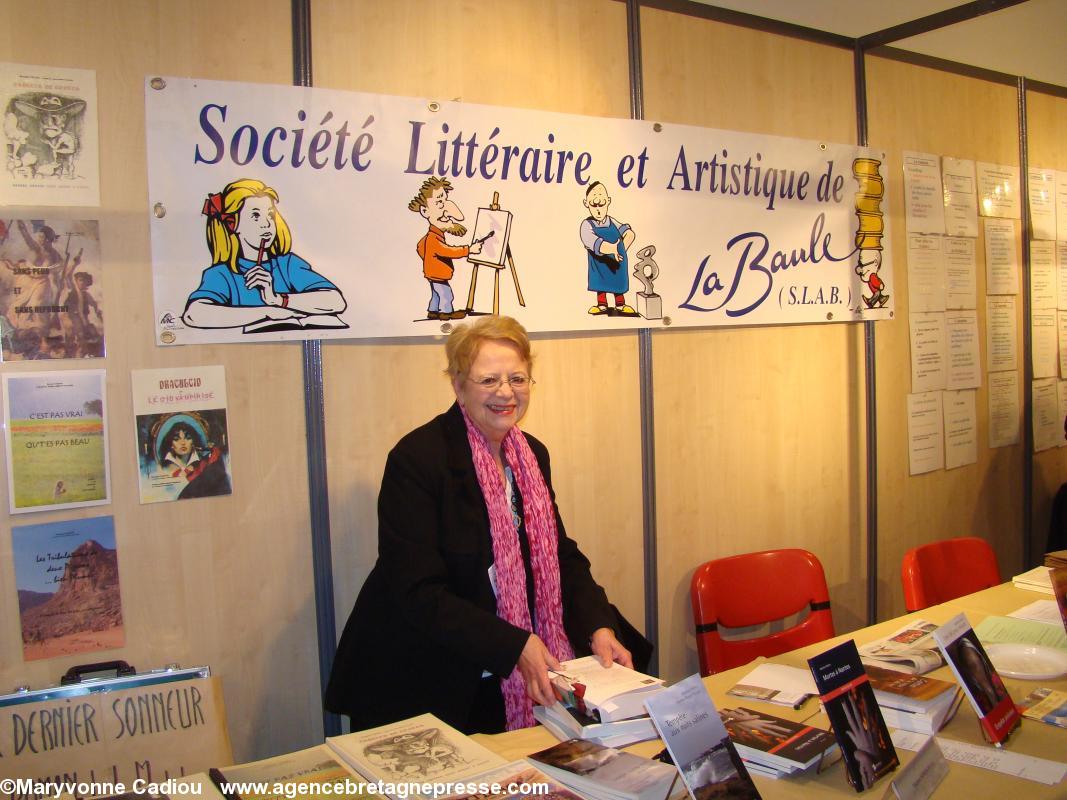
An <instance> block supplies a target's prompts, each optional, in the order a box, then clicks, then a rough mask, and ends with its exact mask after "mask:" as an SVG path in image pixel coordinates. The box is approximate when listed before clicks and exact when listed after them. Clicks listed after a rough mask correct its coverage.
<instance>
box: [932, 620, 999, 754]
mask: <svg viewBox="0 0 1067 800" xmlns="http://www.w3.org/2000/svg"><path fill="white" fill-rule="evenodd" d="M934 636H935V637H936V639H937V643H938V645H939V646H940V647H941V650H942V651H943V652H944V654H945V659H946V660H947V661H948V665H949V666H950V667H951V668H952V672H953V673H954V674H955V675H956V679H957V680H959V682H960V686H962V687H963V691H964V693H965V694H966V695H967V699H968V700H970V701H971V705H972V706H974V710H975V713H977V714H978V721H979V722H980V723H981V725H982V731H983V733H984V734H985V736H986V738H987V739H989V741H990V742H991V743H992V744H994V745H996V746H998V747H1000V746H1001V744H1002V743H1003V742H1004V740H1006V739H1007V738H1008V736H1009V735H1010V734H1011V732H1012V731H1013V730H1015V728H1016V726H1017V725H1018V724H1019V719H1020V715H1019V710H1018V709H1017V708H1016V707H1015V703H1014V702H1012V699H1011V696H1010V695H1009V694H1008V690H1007V689H1006V688H1005V687H1004V681H1003V680H1001V678H1000V675H999V674H998V673H997V670H996V668H995V667H994V666H993V662H992V661H990V660H989V656H988V655H987V654H986V651H985V648H984V647H982V643H981V642H980V641H978V636H977V634H975V632H974V629H973V628H971V623H970V622H968V621H967V617H966V616H965V615H964V614H957V615H956V616H955V617H953V618H952V619H950V620H949V621H948V622H946V623H945V624H944V625H942V626H941V627H940V628H938V629H937V631H935V632H934Z"/></svg>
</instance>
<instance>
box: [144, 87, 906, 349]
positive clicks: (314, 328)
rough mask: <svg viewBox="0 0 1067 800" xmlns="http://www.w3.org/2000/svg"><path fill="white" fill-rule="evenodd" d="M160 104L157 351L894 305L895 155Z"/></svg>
mask: <svg viewBox="0 0 1067 800" xmlns="http://www.w3.org/2000/svg"><path fill="white" fill-rule="evenodd" d="M145 114H146V134H147V151H148V173H149V198H148V199H149V205H150V206H151V213H150V214H148V213H146V216H148V224H149V226H150V232H151V240H152V271H153V287H154V299H155V323H156V324H155V333H156V341H157V343H158V344H161V345H181V344H205V343H212V342H231V343H232V342H255V341H264V340H278V339H307V338H348V339H351V338H374V337H404V336H437V335H440V334H441V333H442V330H447V329H448V328H449V326H452V325H454V324H456V323H457V321H458V320H462V319H466V318H469V317H476V316H479V315H484V314H491V313H496V312H499V313H501V314H507V315H511V316H514V317H516V318H517V319H518V320H519V321H520V322H522V323H523V324H524V325H525V326H526V327H527V328H528V329H529V330H530V331H535V332H536V331H560V330H576V331H584V330H592V331H603V330H620V329H632V328H638V327H646V328H647V327H656V328H658V327H664V326H667V325H671V326H715V325H729V326H737V325H757V324H758V325H767V324H784V323H816V322H818V323H827V322H848V321H866V320H881V319H891V318H892V317H893V314H894V310H893V308H894V307H893V303H894V299H895V297H896V291H897V287H896V284H895V281H894V279H893V264H892V258H891V253H890V242H891V236H890V235H889V230H888V220H887V214H886V210H887V209H888V199H887V198H886V194H885V176H886V175H887V174H889V173H888V172H887V169H888V165H887V163H886V157H885V154H884V153H883V152H882V151H881V150H877V149H871V148H861V147H857V146H855V145H845V144H832V143H827V142H819V141H810V140H801V139H791V138H784V137H776V136H767V135H759V134H752V133H741V132H735V131H725V130H712V129H708V128H697V127H693V126H687V125H676V124H670V123H657V124H653V123H650V122H645V121H640V120H630V119H609V118H603V117H586V116H578V115H574V114H560V113H554V112H546V111H534V110H527V109H517V108H504V107H499V106H487V105H479V104H475V103H459V102H450V101H445V102H438V101H434V100H430V99H419V98H410V97H392V96H386V95H378V94H369V93H362V92H344V91H337V90H329V89H308V88H302V87H291V86H269V85H262V84H250V83H232V82H222V81H208V80H191V79H185V78H175V77H162V76H160V77H154V78H149V79H148V80H147V82H146V86H145ZM146 212H148V209H146ZM695 221H699V222H695Z"/></svg>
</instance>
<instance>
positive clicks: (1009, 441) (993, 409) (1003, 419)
mask: <svg viewBox="0 0 1067 800" xmlns="http://www.w3.org/2000/svg"><path fill="white" fill-rule="evenodd" d="M988 399H989V446H990V447H991V448H992V447H1007V446H1008V445H1013V444H1018V443H1019V429H1020V427H1021V418H1022V405H1021V403H1020V400H1019V373H1017V372H1015V371H1014V370H1012V371H1009V372H991V373H990V374H989V398H988Z"/></svg>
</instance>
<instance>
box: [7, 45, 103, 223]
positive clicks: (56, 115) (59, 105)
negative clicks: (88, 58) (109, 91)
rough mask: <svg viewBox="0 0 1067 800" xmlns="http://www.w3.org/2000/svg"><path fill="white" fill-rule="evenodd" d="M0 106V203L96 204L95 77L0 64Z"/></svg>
mask: <svg viewBox="0 0 1067 800" xmlns="http://www.w3.org/2000/svg"><path fill="white" fill-rule="evenodd" d="M0 104H2V105H3V112H4V135H3V141H4V172H3V175H2V176H0V205H35V206H98V205H100V165H99V157H98V145H97V141H98V140H97V123H96V117H97V106H96V73H95V72H94V71H93V70H87V69H64V68H61V67H51V66H48V67H46V66H34V65H29V64H11V63H0Z"/></svg>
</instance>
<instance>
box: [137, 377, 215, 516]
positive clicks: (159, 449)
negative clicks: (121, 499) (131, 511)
mask: <svg viewBox="0 0 1067 800" xmlns="http://www.w3.org/2000/svg"><path fill="white" fill-rule="evenodd" d="M130 378H131V382H132V385H133V412H134V415H135V417H136V424H137V459H138V461H137V468H138V469H137V474H138V478H139V482H140V490H141V503H142V504H144V503H162V502H169V501H172V500H189V499H191V498H196V497H217V496H219V495H227V494H232V493H233V482H232V479H231V472H230V449H229V429H228V428H227V424H226V371H225V368H224V367H221V366H212V367H173V368H167V369H147V370H134V371H133V373H132V374H131V376H130Z"/></svg>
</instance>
